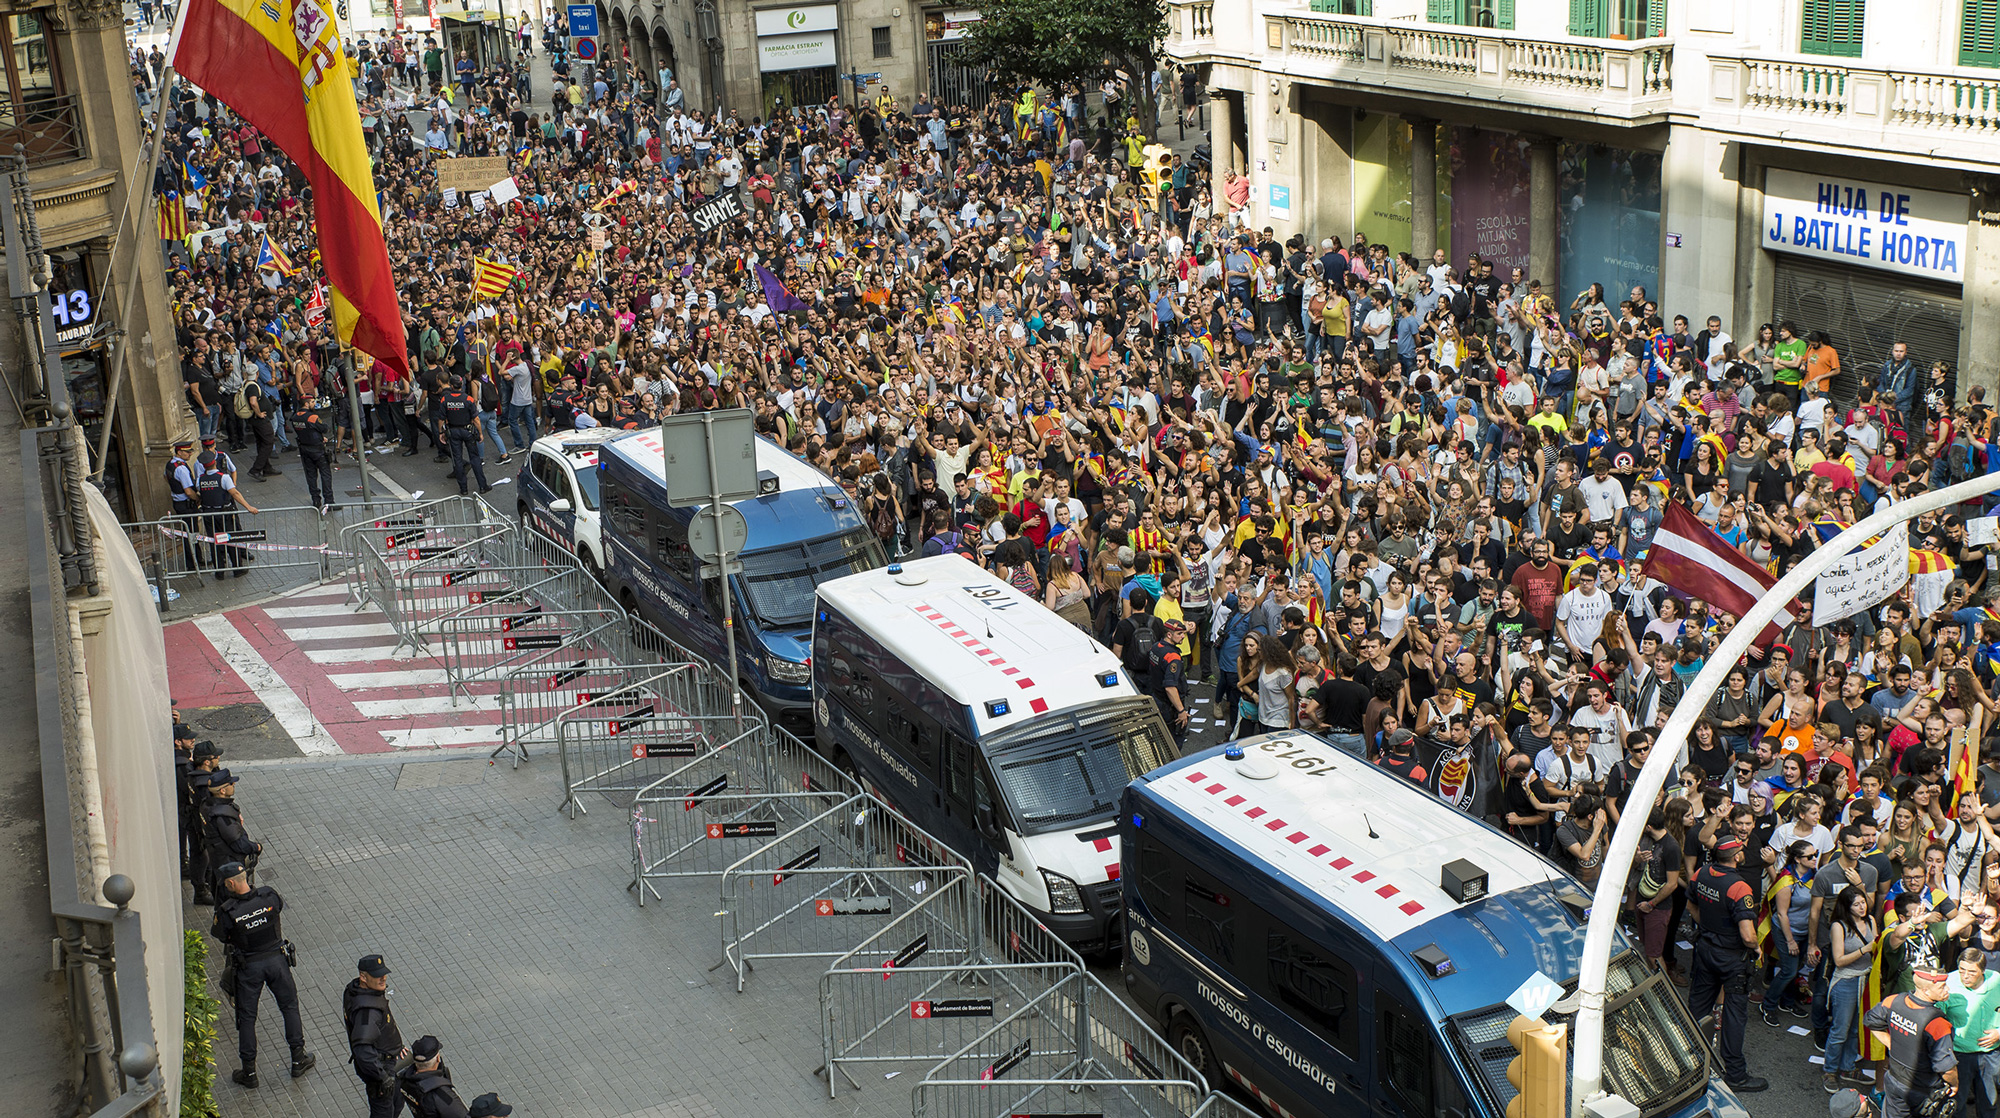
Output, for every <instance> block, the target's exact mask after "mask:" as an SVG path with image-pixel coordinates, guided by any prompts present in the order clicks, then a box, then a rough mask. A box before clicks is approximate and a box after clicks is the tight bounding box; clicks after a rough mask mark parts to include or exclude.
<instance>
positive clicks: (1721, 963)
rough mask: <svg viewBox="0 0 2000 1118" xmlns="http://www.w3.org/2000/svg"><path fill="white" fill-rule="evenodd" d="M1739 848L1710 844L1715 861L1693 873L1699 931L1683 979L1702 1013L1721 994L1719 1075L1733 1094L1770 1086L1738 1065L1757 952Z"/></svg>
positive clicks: (1753, 905)
mask: <svg viewBox="0 0 2000 1118" xmlns="http://www.w3.org/2000/svg"><path fill="white" fill-rule="evenodd" d="M1742 860H1743V844H1742V843H1741V842H1739V841H1737V840H1736V839H1733V838H1725V839H1723V840H1722V841H1721V842H1718V843H1716V844H1715V857H1714V859H1713V860H1711V861H1710V862H1709V864H1708V865H1706V866H1703V867H1702V868H1701V869H1700V871H1698V872H1697V873H1696V874H1695V875H1694V882H1693V892H1694V902H1695V905H1696V908H1697V912H1696V923H1697V925H1698V926H1699V927H1700V929H1701V930H1700V932H1699V933H1698V936H1697V942H1696V943H1695V946H1694V973H1693V974H1692V975H1690V976H1689V981H1688V1004H1689V1005H1691V1006H1694V1007H1695V1012H1697V1013H1702V1012H1705V1011H1707V1010H1708V1008H1709V1007H1710V1006H1713V1005H1714V1004H1715V995H1716V992H1717V991H1718V990H1719V991H1721V993H1722V1077H1723V1081H1724V1082H1726V1083H1728V1084H1729V1086H1730V1087H1731V1088H1733V1089H1735V1090H1736V1091H1737V1092H1739V1093H1742V1092H1749V1091H1761V1090H1763V1089H1764V1088H1766V1087H1768V1086H1770V1084H1769V1083H1767V1082H1765V1081H1764V1080H1763V1079H1762V1078H1760V1077H1758V1076H1755V1075H1751V1074H1750V1069H1749V1067H1748V1065H1746V1064H1745V1063H1744V1062H1743V1026H1744V1024H1745V1023H1746V1022H1748V1021H1749V1019H1750V959H1751V957H1752V955H1753V953H1755V952H1756V950H1757V896H1756V892H1755V890H1753V889H1751V888H1750V883H1749V882H1747V881H1745V880H1743V875H1742V874H1740V873H1738V872H1736V867H1737V866H1738V865H1739V864H1740V863H1741V862H1742Z"/></svg>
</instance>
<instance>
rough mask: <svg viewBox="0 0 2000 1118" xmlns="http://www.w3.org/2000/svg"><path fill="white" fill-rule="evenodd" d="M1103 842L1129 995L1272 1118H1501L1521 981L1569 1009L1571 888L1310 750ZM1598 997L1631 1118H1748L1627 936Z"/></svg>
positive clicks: (1487, 831)
mask: <svg viewBox="0 0 2000 1118" xmlns="http://www.w3.org/2000/svg"><path fill="white" fill-rule="evenodd" d="M1119 826H1120V830H1121V833H1122V837H1123V839H1124V843H1123V854H1124V886H1125V909H1126V922H1127V924H1128V929H1127V944H1126V951H1125V962H1124V978H1125V985H1126V988H1127V991H1128V992H1129V994H1130V996H1131V997H1132V998H1133V1000H1134V1001H1135V1003H1136V1004H1137V1005H1138V1006H1139V1007H1140V1010H1141V1012H1146V1013H1151V1014H1152V1015H1153V1016H1154V1017H1155V1018H1156V1019H1157V1020H1158V1021H1159V1023H1160V1025H1161V1026H1162V1031H1163V1032H1164V1033H1165V1035H1166V1036H1167V1037H1168V1039H1169V1041H1170V1042H1171V1043H1172V1044H1173V1046H1174V1048H1175V1050H1176V1051H1178V1052H1179V1053H1180V1054H1181V1055H1183V1056H1185V1057H1186V1058H1187V1059H1188V1061H1189V1062H1190V1063H1192V1064H1193V1065H1194V1066H1195V1067H1196V1068H1198V1069H1200V1070H1201V1071H1202V1072H1203V1073H1204V1074H1205V1075H1207V1077H1208V1079H1209V1081H1210V1082H1211V1083H1219V1082H1221V1083H1230V1084H1234V1085H1235V1086H1236V1087H1238V1088H1240V1089H1241V1090H1243V1091H1245V1092H1247V1093H1248V1094H1250V1095H1252V1096H1253V1097H1255V1098H1256V1099H1258V1100H1259V1101H1261V1102H1263V1103H1264V1104H1265V1105H1266V1106H1267V1107H1269V1108H1271V1109H1273V1110H1275V1111H1276V1112H1277V1113H1280V1114H1289V1115H1293V1116H1296V1118H1308V1116H1311V1115H1326V1116H1331V1115H1339V1116H1340V1118H1353V1116H1355V1115H1378V1116H1382V1118H1504V1115H1505V1114H1506V1109H1507V1103H1508V1102H1509V1101H1511V1100H1512V1099H1513V1098H1514V1096H1515V1094H1516V1092H1515V1090H1514V1088H1513V1087H1512V1086H1511V1085H1510V1084H1509V1083H1508V1081H1507V1065H1508V1062H1509V1061H1510V1060H1512V1059H1513V1057H1514V1056H1515V1055H1516V1051H1515V1049H1514V1048H1513V1047H1512V1046H1511V1045H1509V1043H1508V1041H1507V1025H1508V1023H1509V1022H1511V1021H1512V1020H1513V1019H1514V1018H1515V1016H1516V1011H1515V1010H1514V1009H1513V1008H1511V1007H1509V1006H1508V1005H1507V998H1508V997H1509V996H1510V995H1511V994H1513V993H1514V992H1515V991H1516V990H1518V989H1520V988H1521V987H1522V985H1523V984H1524V983H1525V982H1527V981H1528V980H1529V979H1530V978H1531V977H1533V976H1534V975H1535V973H1536V972H1537V971H1539V972H1541V974H1543V975H1545V976H1547V977H1548V978H1549V979H1552V980H1553V981H1554V982H1557V983H1560V984H1562V985H1563V987H1564V988H1565V989H1566V990H1567V991H1571V992H1573V991H1574V990H1575V988H1576V979H1577V974H1578V969H1579V965H1580V962H1581V959H1582V955H1583V940H1584V927H1585V919H1586V916H1587V913H1588V911H1589V905H1590V898H1589V897H1588V895H1587V894H1586V893H1585V891H1584V889H1583V887H1582V886H1580V885H1578V884H1577V883H1576V882H1575V881H1574V880H1573V879H1571V878H1570V877H1569V876H1568V875H1566V874H1564V873H1563V872H1562V871H1560V870H1558V869H1557V868H1556V867H1555V866H1554V865H1553V864H1552V863H1550V862H1548V861H1547V860H1546V859H1544V858H1542V857H1541V856H1540V855H1538V854H1536V853H1535V852H1533V851H1531V850H1529V849H1528V848H1526V847H1524V846H1522V845H1520V844H1519V843H1517V842H1515V841H1514V840H1513V839H1511V838H1508V837H1507V836H1506V835H1504V834H1502V833H1501V832H1499V831H1497V830H1495V829H1494V828H1492V827H1490V826H1488V825H1486V824H1485V823H1483V822H1481V821H1479V820H1477V819H1474V818H1472V817H1471V816H1468V815H1465V814H1462V813H1460V812H1459V811H1457V810H1455V809H1453V808H1451V807H1449V806H1447V805H1445V804H1444V803H1442V802H1441V801H1439V800H1437V799H1436V798H1434V797H1432V796H1430V795H1427V794H1425V793H1424V792H1422V791H1421V790H1419V789H1417V788H1415V787H1413V786H1412V785H1410V784H1409V783H1408V782H1406V781H1404V780H1403V779H1402V778H1400V777H1398V776H1396V775H1395V774H1393V773H1389V772H1386V771H1384V770H1382V769H1380V768H1377V767H1376V766H1373V765H1370V764H1367V763H1366V762H1364V761H1361V760H1358V759H1356V758H1354V757H1353V756H1351V755H1349V754H1347V753H1344V752H1342V751H1341V750H1339V749H1338V748H1336V747H1334V746H1333V745H1331V744H1330V743H1328V742H1326V741H1323V740H1321V739H1320V738H1318V737H1315V736H1313V735H1311V734H1304V733H1297V732H1291V733H1280V734H1270V735H1265V736H1262V737H1257V738H1250V739H1246V740H1244V741H1241V742H1236V743H1231V744H1230V745H1228V746H1225V747H1222V748H1218V749H1212V750H1207V751H1204V752H1202V753H1198V754H1195V755H1193V756H1191V757H1188V758H1185V759H1183V760H1181V761H1177V762H1175V763H1174V764H1171V765H1168V766H1166V767H1164V768H1161V769H1159V770H1157V771H1155V772H1152V773H1149V774H1147V775H1146V776H1144V777H1142V778H1141V779H1139V780H1136V781H1134V782H1133V783H1132V784H1131V786H1130V787H1128V788H1127V789H1126V792H1125V797H1124V803H1123V808H1122V810H1121V812H1120V814H1119ZM1606 996H1607V1002H1606V1006H1605V1010H1606V1012H1605V1027H1604V1035H1605V1053H1604V1077H1605V1088H1606V1090H1609V1091H1611V1092H1613V1093H1615V1094H1618V1095H1620V1096H1622V1097H1623V1098H1625V1099H1626V1100H1627V1101H1629V1102H1631V1103H1632V1104H1633V1105H1635V1106H1636V1107H1638V1109H1639V1112H1640V1113H1641V1114H1642V1115H1645V1116H1646V1118H1664V1116H1674V1118H1694V1116H1696V1115H1702V1114H1707V1115H1711V1116H1713V1118H1747V1114H1748V1112H1747V1111H1746V1110H1744V1108H1743V1106H1742V1104H1741V1103H1739V1102H1738V1101H1737V1099H1736V1097H1735V1095H1734V1094H1733V1093H1731V1092H1730V1091H1729V1089H1728V1088H1727V1087H1725V1086H1724V1085H1723V1083H1722V1081H1721V1079H1720V1077H1719V1075H1717V1074H1713V1073H1712V1070H1711V1068H1710V1066H1709V1063H1708V1051H1709V1050H1708V1046H1707V1045H1706V1044H1705V1043H1704V1042H1703V1038H1702V1037H1701V1036H1700V1035H1699V1034H1698V1033H1697V1031H1696V1029H1695V1025H1694V1022H1693V1021H1692V1020H1691V1019H1690V1017H1689V1015H1688V1012H1687V1010H1686V1008H1685V1007H1684V1006H1683V1005H1682V1003H1681V1000H1680V998H1679V997H1677V996H1676V995H1675V993H1674V989H1673V987H1672V986H1671V985H1670V984H1669V983H1668V981H1667V978H1666V976H1665V975H1664V974H1662V973H1659V972H1656V971H1654V970H1653V969H1652V968H1651V967H1649V966H1648V965H1647V964H1646V962H1645V960H1644V959H1643V958H1641V957H1640V954H1639V952H1638V951H1636V950H1633V948H1632V945H1631V944H1630V943H1629V942H1627V941H1626V940H1624V939H1623V937H1622V934H1621V938H1620V939H1619V941H1618V943H1617V945H1616V946H1615V947H1614V949H1613V954H1612V960H1611V967H1610V972H1609V981H1608V983H1607V986H1606ZM1548 1020H1550V1021H1551V1022H1557V1021H1567V1018H1566V1017H1565V1016H1564V1015H1563V1014H1562V1013H1560V1012H1553V1013H1551V1014H1549V1015H1548Z"/></svg>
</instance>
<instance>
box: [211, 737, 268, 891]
mask: <svg viewBox="0 0 2000 1118" xmlns="http://www.w3.org/2000/svg"><path fill="white" fill-rule="evenodd" d="M201 818H202V826H203V827H204V828H206V830H207V838H208V864H209V865H211V866H221V865H226V864H229V863H235V864H236V865H239V866H243V867H245V868H246V869H247V870H251V871H254V870H255V869H256V868H257V858H258V856H259V855H261V854H262V853H263V852H264V844H263V843H260V842H252V841H250V836H249V834H248V833H247V832H245V831H244V829H243V809H242V808H240V807H238V806H236V774H234V773H232V772H230V771H229V770H228V769H217V770H216V771H215V772H213V773H211V774H209V778H208V803H206V804H205V805H203V807H202V809H201ZM217 877H218V882H219V880H220V874H218V875H217ZM196 903H201V902H200V901H199V900H197V902H196Z"/></svg>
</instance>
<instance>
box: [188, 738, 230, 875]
mask: <svg viewBox="0 0 2000 1118" xmlns="http://www.w3.org/2000/svg"><path fill="white" fill-rule="evenodd" d="M221 765H222V750H221V749H219V748H217V747H216V745H215V743H214V742H197V743H196V744H195V759H194V766H193V768H192V769H191V770H190V771H189V773H188V880H189V881H191V882H193V883H194V903H196V904H214V903H215V867H216V866H217V865H218V863H217V862H216V860H215V859H214V858H213V857H212V856H211V854H210V851H209V841H208V805H209V803H210V802H211V798H210V795H209V793H210V791H211V788H210V785H212V784H213V783H214V782H215V774H216V773H217V772H219V771H222V770H221ZM228 860H229V859H227V858H224V859H223V861H228Z"/></svg>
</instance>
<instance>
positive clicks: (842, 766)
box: [833, 749, 868, 792]
mask: <svg viewBox="0 0 2000 1118" xmlns="http://www.w3.org/2000/svg"><path fill="white" fill-rule="evenodd" d="M833 767H834V768H836V769H839V770H840V775H842V776H844V777H846V778H847V779H849V780H851V781H853V782H854V786H855V787H857V788H859V789H861V790H862V791H863V792H866V791H867V790H868V785H867V784H866V783H865V782H864V781H863V780H862V779H861V770H860V769H858V768H856V767H855V765H854V758H852V757H849V756H848V755H847V750H845V749H841V750H836V751H835V752H834V755H833Z"/></svg>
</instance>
